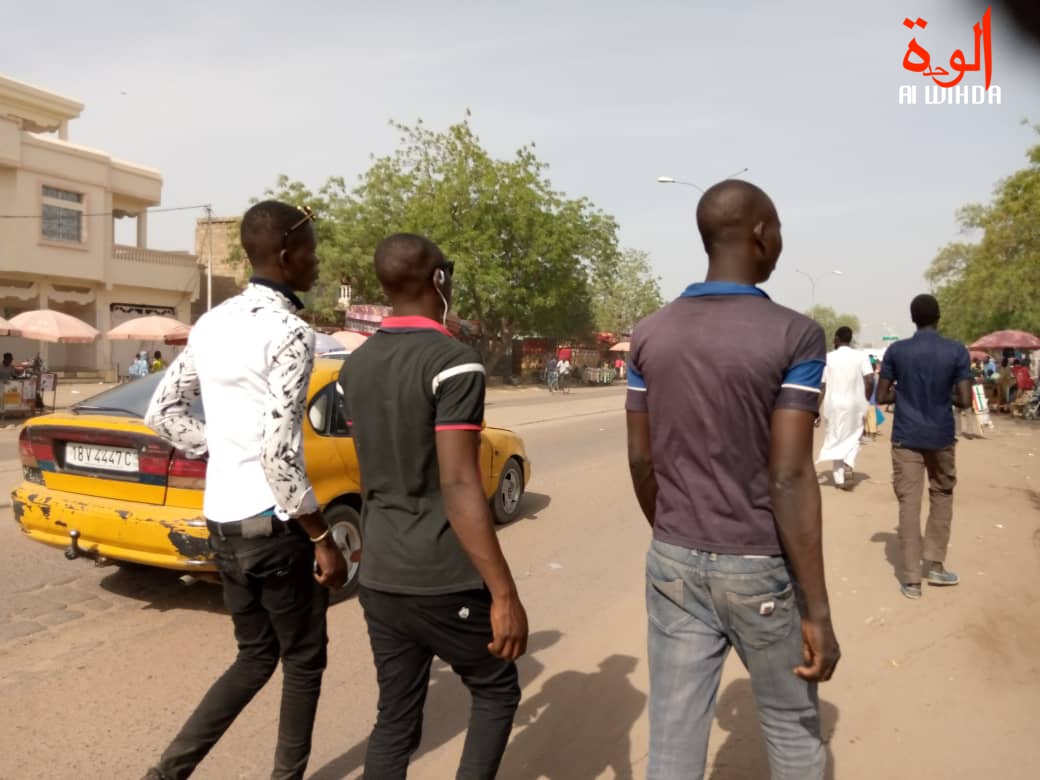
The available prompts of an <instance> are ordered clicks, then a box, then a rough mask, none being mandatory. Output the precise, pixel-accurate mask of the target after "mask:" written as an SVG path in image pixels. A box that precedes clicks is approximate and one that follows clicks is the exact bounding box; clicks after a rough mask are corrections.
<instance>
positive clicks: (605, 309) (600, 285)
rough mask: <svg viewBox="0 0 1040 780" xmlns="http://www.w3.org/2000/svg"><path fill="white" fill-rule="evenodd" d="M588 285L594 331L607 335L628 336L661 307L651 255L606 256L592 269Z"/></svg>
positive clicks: (629, 252) (630, 252)
mask: <svg viewBox="0 0 1040 780" xmlns="http://www.w3.org/2000/svg"><path fill="white" fill-rule="evenodd" d="M590 283H591V285H592V308H593V314H594V317H595V321H596V329H597V330H601V331H606V332H608V333H631V332H632V328H633V326H634V325H635V324H636V323H637V322H639V320H641V319H643V317H646V316H647V315H648V314H652V313H653V312H655V311H657V310H658V309H659V308H661V306H662V305H663V303H664V300H663V299H662V298H661V282H660V279H659V278H658V277H656V276H654V275H653V271H652V269H651V267H650V255H649V254H647V253H646V252H644V251H642V250H640V249H626V250H625V251H623V252H621V253H620V254H617V253H613V254H605V255H604V256H603V257H602V258H600V261H599V262H597V263H596V264H595V266H594V267H593V268H592V274H591V280H590Z"/></svg>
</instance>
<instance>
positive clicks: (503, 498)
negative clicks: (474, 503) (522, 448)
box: [492, 458, 524, 525]
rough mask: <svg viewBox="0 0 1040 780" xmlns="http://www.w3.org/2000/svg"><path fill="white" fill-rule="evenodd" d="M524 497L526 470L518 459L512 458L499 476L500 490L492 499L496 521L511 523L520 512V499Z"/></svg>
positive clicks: (500, 523)
mask: <svg viewBox="0 0 1040 780" xmlns="http://www.w3.org/2000/svg"><path fill="white" fill-rule="evenodd" d="M523 497H524V470H523V469H522V468H521V467H520V464H519V463H517V461H516V459H514V458H510V459H509V461H508V462H507V463H506V465H505V468H503V469H502V476H500V477H499V478H498V490H497V491H496V492H495V497H494V498H493V499H492V509H493V510H494V514H495V522H496V523H498V524H499V525H502V524H505V523H510V522H512V521H513V520H516V518H517V517H518V516H519V514H520V500H521V499H522V498H523Z"/></svg>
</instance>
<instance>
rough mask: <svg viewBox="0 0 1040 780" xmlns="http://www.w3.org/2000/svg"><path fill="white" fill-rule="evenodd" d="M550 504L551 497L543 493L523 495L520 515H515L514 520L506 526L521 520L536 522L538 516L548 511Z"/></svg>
mask: <svg viewBox="0 0 1040 780" xmlns="http://www.w3.org/2000/svg"><path fill="white" fill-rule="evenodd" d="M551 503H552V497H551V496H547V495H545V494H544V493H524V495H523V498H521V499H520V514H519V515H517V518H516V520H513V522H511V523H507V524H506V525H513V523H519V522H520V521H521V520H537V519H538V514H539V513H540V512H544V511H545V510H546V509H548V508H549V504H551ZM503 527H504V526H503Z"/></svg>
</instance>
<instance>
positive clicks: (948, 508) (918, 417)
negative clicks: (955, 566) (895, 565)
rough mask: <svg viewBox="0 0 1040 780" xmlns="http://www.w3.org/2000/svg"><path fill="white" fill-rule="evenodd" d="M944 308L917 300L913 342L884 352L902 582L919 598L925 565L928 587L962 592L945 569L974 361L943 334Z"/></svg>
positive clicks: (881, 398)
mask: <svg viewBox="0 0 1040 780" xmlns="http://www.w3.org/2000/svg"><path fill="white" fill-rule="evenodd" d="M939 315H940V311H939V302H938V301H937V300H936V299H935V298H934V297H932V296H931V295H918V296H917V297H916V298H914V300H913V301H912V302H911V303H910V318H911V319H912V320H913V321H914V324H915V325H916V326H917V332H916V333H915V334H914V336H913V338H911V339H906V340H904V341H897V342H896V343H895V344H893V345H892V346H891V347H889V348H888V349H887V350H886V351H885V362H884V363H882V364H881V381H880V382H879V383H878V403H879V404H880V403H892V402H893V401H895V404H896V419H895V422H894V423H893V424H892V484H893V486H894V487H895V491H896V498H898V499H899V547H900V550H901V551H902V561H901V566H900V573H899V580H900V583H901V586H900V587H901V589H902V592H903V595H904V596H906V597H907V598H908V599H919V598H921V573H922V566H921V562H922V560H923V561H924V576H925V578H926V579H927V580H928V584H929V585H956V584H957V583H958V582H960V579H959V578H958V577H957V575H956V574H954V573H953V572H952V571H947V570H946V569H945V567H944V566H943V561H945V560H946V548H947V547H948V546H949V543H950V528H951V526H952V524H953V488H954V486H955V485H956V484H957V468H956V459H955V455H954V446H955V444H956V441H957V436H956V431H955V426H954V421H953V406H954V405H956V406H957V407H959V408H961V409H971V382H972V379H971V357H970V356H969V355H968V350H967V349H966V348H965V346H964V345H963V344H961V343H959V342H956V341H951V340H950V339H946V338H943V337H942V336H940V335H939V333H938V331H937V330H936V328H937V327H938V325H939ZM926 472H927V474H928V524H927V526H926V527H925V534H924V541H923V544H922V540H921V492H922V488H923V486H924V475H925V473H926Z"/></svg>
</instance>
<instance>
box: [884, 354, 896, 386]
mask: <svg viewBox="0 0 1040 780" xmlns="http://www.w3.org/2000/svg"><path fill="white" fill-rule="evenodd" d="M881 378H882V379H887V380H888V381H889V382H895V381H896V348H895V347H894V346H892V347H889V348H888V349H887V350H885V357H884V358H882V360H881Z"/></svg>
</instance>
